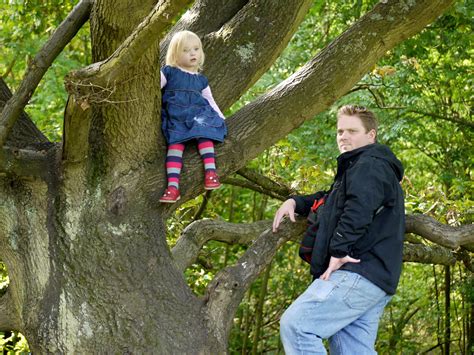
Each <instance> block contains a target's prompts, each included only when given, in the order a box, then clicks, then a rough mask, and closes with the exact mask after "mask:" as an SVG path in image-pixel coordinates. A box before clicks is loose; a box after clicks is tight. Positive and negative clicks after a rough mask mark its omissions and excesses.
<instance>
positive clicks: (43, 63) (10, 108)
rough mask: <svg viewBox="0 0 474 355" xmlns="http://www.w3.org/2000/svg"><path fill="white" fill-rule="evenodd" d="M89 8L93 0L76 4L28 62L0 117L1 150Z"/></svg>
mask: <svg viewBox="0 0 474 355" xmlns="http://www.w3.org/2000/svg"><path fill="white" fill-rule="evenodd" d="M91 5H92V0H82V1H81V2H80V3H79V4H78V5H76V6H75V7H74V9H73V10H72V11H71V13H70V14H69V15H68V17H67V18H66V19H65V20H64V21H63V22H62V23H61V24H60V25H59V27H58V28H57V30H56V31H55V32H54V33H53V35H52V36H51V38H50V39H49V40H48V41H47V42H46V43H45V45H44V46H43V48H41V50H40V51H39V52H38V54H36V56H35V58H34V59H33V60H32V61H31V62H30V63H29V65H28V68H27V71H26V74H25V77H24V78H23V80H22V82H21V84H20V87H19V88H18V90H17V91H16V92H15V94H14V95H13V96H12V97H11V98H10V100H8V102H7V104H6V105H5V107H4V108H3V111H2V114H1V117H0V147H3V146H4V144H5V142H6V141H7V138H8V135H9V133H10V131H11V129H12V128H13V125H14V124H15V122H16V120H17V119H18V117H19V116H20V114H21V112H22V110H23V108H24V107H25V106H26V104H27V103H28V100H29V99H30V97H31V95H33V93H34V91H35V90H36V87H37V86H38V84H39V82H40V81H41V79H42V77H43V75H44V73H46V70H48V68H49V67H50V66H51V64H52V63H53V60H54V59H55V58H56V57H57V56H58V55H59V53H61V51H62V50H63V48H64V47H65V46H66V45H67V44H68V43H69V42H70V41H71V39H72V38H73V37H74V36H75V35H76V33H77V31H79V29H80V28H81V27H82V25H83V24H84V23H85V22H86V21H87V19H88V18H89V12H90V9H91Z"/></svg>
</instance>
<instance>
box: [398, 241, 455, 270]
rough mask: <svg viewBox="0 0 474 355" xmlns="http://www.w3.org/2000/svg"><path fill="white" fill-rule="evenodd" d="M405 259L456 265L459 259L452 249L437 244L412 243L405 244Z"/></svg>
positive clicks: (422, 262)
mask: <svg viewBox="0 0 474 355" xmlns="http://www.w3.org/2000/svg"><path fill="white" fill-rule="evenodd" d="M403 261H412V262H416V263H421V264H438V265H454V264H455V263H456V261H457V258H456V255H455V254H454V253H453V251H452V250H449V249H447V248H443V247H440V246H436V245H432V246H429V245H423V244H410V243H405V244H404V246H403Z"/></svg>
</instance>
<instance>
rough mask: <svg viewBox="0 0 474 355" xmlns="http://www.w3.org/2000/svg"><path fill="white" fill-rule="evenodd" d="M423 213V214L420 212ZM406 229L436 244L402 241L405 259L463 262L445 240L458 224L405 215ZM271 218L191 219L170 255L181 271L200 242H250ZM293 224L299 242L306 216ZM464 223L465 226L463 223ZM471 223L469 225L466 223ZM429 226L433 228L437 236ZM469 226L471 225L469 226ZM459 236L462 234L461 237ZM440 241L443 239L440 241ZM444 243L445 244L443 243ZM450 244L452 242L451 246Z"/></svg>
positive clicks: (454, 246) (455, 232) (268, 225)
mask: <svg viewBox="0 0 474 355" xmlns="http://www.w3.org/2000/svg"><path fill="white" fill-rule="evenodd" d="M423 217H426V216H423ZM406 220H407V233H415V234H418V235H420V236H421V237H423V238H425V239H427V240H430V241H432V242H434V243H437V244H439V245H433V246H427V245H423V244H421V243H420V244H416V245H415V244H413V243H405V253H404V260H405V261H413V262H420V263H430V264H442V265H451V264H452V263H454V262H455V261H456V260H461V261H463V262H465V263H466V261H467V260H468V256H467V255H465V253H454V252H453V250H451V249H457V248H458V247H459V246H460V245H462V244H459V245H458V244H456V243H453V242H451V243H449V242H446V240H447V239H450V238H451V237H452V236H453V235H454V236H456V235H458V234H459V228H461V227H450V226H446V225H443V224H441V223H439V222H437V221H435V220H433V219H431V218H421V219H419V218H418V216H416V215H407V216H406ZM412 221H417V226H418V227H417V228H418V229H417V231H414V230H412V229H410V227H409V224H410V223H411V222H412ZM271 223H272V222H271V221H268V220H267V221H259V222H256V223H250V224H237V223H228V222H223V221H216V220H200V221H196V222H193V223H191V224H190V225H189V226H188V227H187V228H186V229H185V230H184V232H183V234H182V235H181V237H180V238H179V239H178V242H177V243H176V246H175V247H174V248H173V249H172V253H173V257H174V259H175V261H176V264H177V265H178V268H179V269H180V270H181V271H184V270H185V269H186V268H187V267H189V266H190V265H191V264H192V263H193V262H195V260H196V259H197V257H198V254H199V251H200V250H201V248H202V246H203V245H204V244H205V243H207V242H208V241H210V240H217V241H221V242H225V243H228V244H242V245H248V244H250V243H251V242H252V241H253V240H254V239H255V238H256V236H257V235H259V234H261V233H263V231H264V230H266V229H269V228H271ZM291 226H294V227H290V228H293V229H294V230H292V232H291V234H292V237H291V240H293V241H295V242H299V241H300V240H301V236H302V233H303V232H302V231H304V229H305V228H306V220H305V219H304V218H298V220H297V222H296V223H295V224H292V225H291ZM463 227H467V226H463ZM469 227H470V226H469ZM432 229H435V233H441V231H442V232H443V233H444V234H438V235H436V236H434V235H433V233H434V232H433V231H432ZM471 230H472V228H471ZM460 239H462V238H460ZM441 242H442V243H441ZM443 243H444V244H443ZM450 245H451V246H450Z"/></svg>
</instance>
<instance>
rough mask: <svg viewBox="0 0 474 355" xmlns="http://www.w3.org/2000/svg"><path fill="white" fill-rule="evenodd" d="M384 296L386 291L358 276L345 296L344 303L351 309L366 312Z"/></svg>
mask: <svg viewBox="0 0 474 355" xmlns="http://www.w3.org/2000/svg"><path fill="white" fill-rule="evenodd" d="M384 296H386V293H385V291H384V290H382V289H381V288H380V287H378V286H376V285H374V284H373V283H372V282H370V281H369V280H367V279H366V278H364V277H362V276H360V275H358V277H357V278H356V280H355V282H354V284H353V285H352V287H350V288H349V290H348V292H347V293H346V295H345V296H344V302H345V303H346V305H347V306H348V307H349V308H352V309H358V310H364V309H368V308H370V307H372V306H373V305H375V304H376V303H378V302H379V301H380V300H381V299H382V298H383V297H384Z"/></svg>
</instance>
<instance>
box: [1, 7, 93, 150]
mask: <svg viewBox="0 0 474 355" xmlns="http://www.w3.org/2000/svg"><path fill="white" fill-rule="evenodd" d="M76 3H77V1H74V0H69V1H57V0H56V1H40V0H36V1H28V0H23V1H22V0H10V1H6V0H0V47H1V48H2V55H1V56H0V75H1V76H2V77H3V78H4V79H5V81H6V82H7V84H8V85H9V87H10V90H12V91H13V92H14V91H15V90H16V89H17V87H18V85H19V84H20V82H21V80H22V78H23V75H24V73H25V70H26V68H27V65H28V62H29V61H30V60H31V59H32V58H34V56H35V55H36V53H37V52H38V51H39V50H40V49H41V47H42V46H43V44H44V43H45V42H46V41H47V39H48V38H49V37H50V36H51V34H52V33H53V31H54V30H55V29H56V28H57V26H58V25H59V24H60V23H61V21H63V20H64V18H65V17H66V16H67V15H68V13H69V12H70V11H71V10H72V8H73V6H74V5H75V4H76ZM90 60H91V56H90V35H89V25H88V24H86V25H85V26H84V27H83V28H82V29H81V30H80V31H79V33H78V34H77V35H76V37H75V38H74V39H73V40H72V41H71V42H70V43H69V44H68V45H67V46H66V48H65V49H64V51H63V52H62V53H61V54H60V55H59V57H58V58H57V59H56V60H55V61H54V63H53V65H52V66H51V68H49V70H48V72H47V73H46V75H45V76H44V78H43V79H42V80H41V82H40V84H39V86H38V88H37V89H36V92H35V94H34V95H33V96H32V98H31V100H30V103H29V105H28V106H27V108H26V112H27V113H28V114H29V115H30V117H31V118H32V120H33V121H34V122H35V123H36V125H37V126H38V128H39V129H40V130H41V131H42V132H43V133H44V134H45V135H46V136H47V137H48V138H49V139H50V140H52V141H59V140H60V139H61V134H62V117H63V112H64V107H65V104H66V100H67V94H66V90H65V88H64V85H63V80H64V77H65V75H66V74H67V73H68V72H70V71H71V70H73V69H77V68H80V67H82V66H84V65H86V64H88V63H89V62H90Z"/></svg>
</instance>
